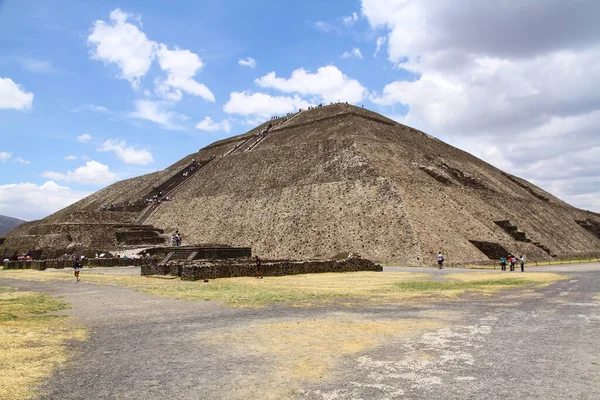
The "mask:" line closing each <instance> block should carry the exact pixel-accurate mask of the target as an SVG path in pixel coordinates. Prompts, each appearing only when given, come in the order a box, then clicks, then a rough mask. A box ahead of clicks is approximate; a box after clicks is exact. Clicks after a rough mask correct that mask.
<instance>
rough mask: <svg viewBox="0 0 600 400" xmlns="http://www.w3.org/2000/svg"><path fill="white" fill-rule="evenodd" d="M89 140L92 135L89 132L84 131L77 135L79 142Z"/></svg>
mask: <svg viewBox="0 0 600 400" xmlns="http://www.w3.org/2000/svg"><path fill="white" fill-rule="evenodd" d="M90 140H92V135H90V134H89V133H84V134H83V135H79V136H77V141H78V142H79V143H87V142H89V141H90Z"/></svg>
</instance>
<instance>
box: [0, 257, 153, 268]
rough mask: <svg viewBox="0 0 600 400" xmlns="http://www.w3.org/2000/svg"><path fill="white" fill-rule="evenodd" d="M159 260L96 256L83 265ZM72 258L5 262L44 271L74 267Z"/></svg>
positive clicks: (7, 265)
mask: <svg viewBox="0 0 600 400" xmlns="http://www.w3.org/2000/svg"><path fill="white" fill-rule="evenodd" d="M158 261H159V260H157V259H154V258H95V259H84V261H83V265H84V266H87V267H139V266H148V265H156V264H157V263H158ZM72 267H73V261H71V260H58V259H53V260H32V261H8V262H5V263H4V269H37V270H40V271H43V270H45V269H47V268H55V269H63V268H72Z"/></svg>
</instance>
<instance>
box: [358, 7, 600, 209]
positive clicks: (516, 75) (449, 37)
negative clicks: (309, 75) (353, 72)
mask: <svg viewBox="0 0 600 400" xmlns="http://www.w3.org/2000/svg"><path fill="white" fill-rule="evenodd" d="M362 12H363V14H364V15H365V17H366V18H367V20H368V21H369V23H370V24H371V26H372V27H373V28H374V29H380V30H383V31H385V32H387V34H386V38H387V39H386V41H387V53H388V57H389V60H390V61H391V62H392V63H393V64H394V65H395V66H396V67H398V68H401V69H404V70H406V71H408V72H409V73H412V77H410V78H408V79H406V80H400V81H396V82H390V83H389V84H387V85H386V86H385V87H384V88H383V90H382V91H381V92H380V93H372V94H371V96H370V97H371V99H372V101H373V102H375V103H377V104H379V105H381V106H392V105H396V104H402V105H405V106H406V107H408V109H409V111H408V113H407V114H406V115H405V116H404V117H403V119H402V122H404V123H406V124H409V125H412V126H415V127H417V128H419V129H422V130H424V131H426V132H430V133H433V134H435V135H443V136H444V137H446V138H449V140H450V141H451V142H452V143H453V144H455V145H459V146H460V147H462V148H464V149H466V150H468V151H470V152H473V153H474V154H476V155H478V156H481V157H482V158H484V159H485V160H488V161H490V162H492V163H494V164H495V165H497V166H499V167H501V168H504V169H506V170H508V171H509V172H511V173H515V174H517V175H519V176H522V177H524V178H526V179H530V180H532V181H534V182H536V183H539V184H540V185H541V186H542V187H543V188H545V189H547V190H550V191H552V192H553V193H555V194H559V195H562V196H563V197H564V198H565V199H574V201H586V202H587V203H585V204H590V201H589V199H590V198H591V194H592V193H597V192H598V191H600V183H598V182H590V181H586V185H583V184H581V185H568V184H567V183H566V182H583V181H582V179H583V180H584V179H587V178H588V177H589V176H592V175H593V174H594V173H598V170H599V169H600V168H599V166H600V161H599V160H598V159H597V157H588V156H587V152H588V151H589V150H590V149H595V150H597V149H599V148H600V147H599V146H600V143H599V142H600V139H599V136H598V134H597V126H598V125H597V124H598V115H599V112H600V92H598V91H597V90H596V89H595V86H594V85H593V84H591V82H597V81H598V80H599V79H600V63H598V60H599V59H600V25H599V24H597V21H596V18H595V16H596V15H598V14H599V13H600V3H598V2H595V1H591V0H582V1H579V2H577V3H573V4H571V3H564V2H560V1H558V0H551V1H550V2H548V1H542V0H537V1H535V0H534V1H529V2H526V3H523V2H497V1H492V0H487V1H481V2H478V3H477V4H476V5H474V6H472V7H464V4H463V2H462V1H460V0H449V1H445V2H442V3H440V2H427V1H416V0H406V1H399V2H393V1H386V0H363V1H362ZM378 43H379V41H378ZM381 45H382V46H383V45H384V43H382V44H381ZM474 137H476V138H477V140H476V141H474V140H472V138H474ZM580 160H585V162H582V161H580ZM575 204H576V205H577V204H581V205H582V206H584V205H583V203H575ZM596 210H598V209H596Z"/></svg>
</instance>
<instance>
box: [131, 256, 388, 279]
mask: <svg viewBox="0 0 600 400" xmlns="http://www.w3.org/2000/svg"><path fill="white" fill-rule="evenodd" d="M355 271H378V272H379V271H383V268H382V267H381V265H378V264H375V263H373V262H372V261H370V260H366V259H362V258H350V259H346V260H318V261H270V262H265V263H264V264H263V266H262V272H263V276H283V275H298V274H315V273H325V272H355ZM255 273H256V266H255V265H254V262H253V260H252V259H247V260H244V261H236V262H231V261H227V260H219V261H212V262H206V263H167V264H159V265H145V266H144V265H143V266H142V276H150V275H175V276H179V277H181V279H182V280H185V281H196V280H203V279H216V278H233V277H241V276H255Z"/></svg>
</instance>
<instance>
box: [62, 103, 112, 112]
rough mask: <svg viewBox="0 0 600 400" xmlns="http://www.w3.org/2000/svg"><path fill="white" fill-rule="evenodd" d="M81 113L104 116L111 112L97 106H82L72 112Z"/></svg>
mask: <svg viewBox="0 0 600 400" xmlns="http://www.w3.org/2000/svg"><path fill="white" fill-rule="evenodd" d="M80 111H93V112H97V113H102V114H104V113H108V112H110V110H109V109H108V108H106V107H104V106H97V105H95V104H82V105H80V106H77V107H75V108H73V109H72V110H71V112H73V113H78V112H80Z"/></svg>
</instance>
